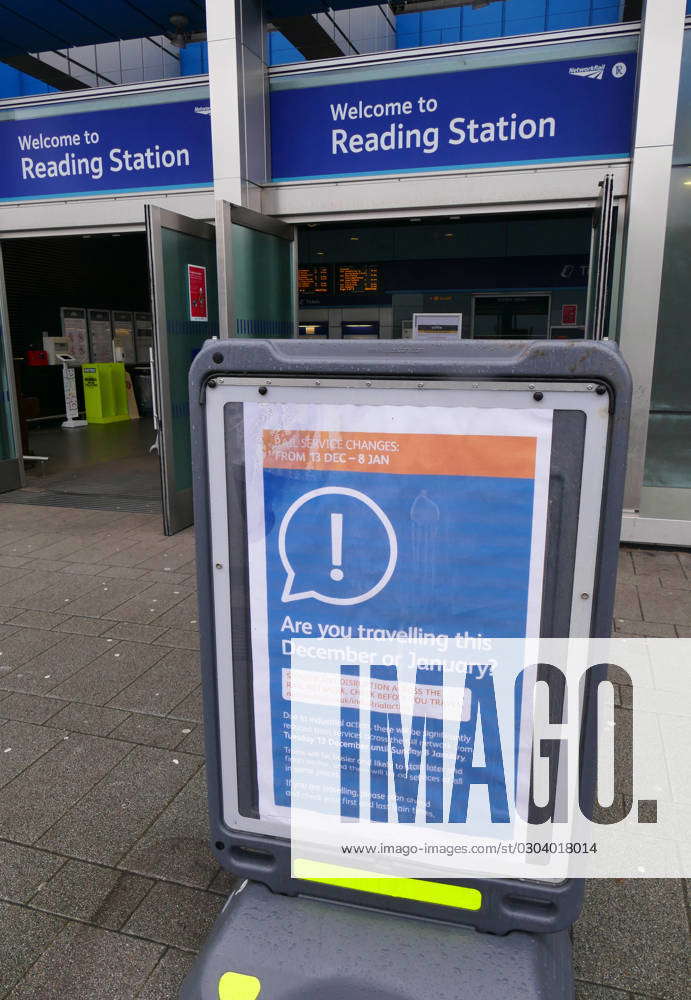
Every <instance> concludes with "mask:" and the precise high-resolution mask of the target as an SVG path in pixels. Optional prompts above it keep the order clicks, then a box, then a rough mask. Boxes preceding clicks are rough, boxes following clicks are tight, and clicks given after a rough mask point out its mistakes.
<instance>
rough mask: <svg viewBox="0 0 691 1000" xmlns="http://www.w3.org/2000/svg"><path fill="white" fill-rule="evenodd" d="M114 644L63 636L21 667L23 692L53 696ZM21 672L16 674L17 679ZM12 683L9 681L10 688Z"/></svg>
mask: <svg viewBox="0 0 691 1000" xmlns="http://www.w3.org/2000/svg"><path fill="white" fill-rule="evenodd" d="M111 646H112V643H109V642H108V641H107V640H106V639H101V638H98V637H97V636H84V635H69V636H64V635H60V636H59V637H58V641H57V642H56V643H54V645H52V646H50V647H49V648H48V649H46V650H45V651H44V652H43V653H39V655H38V656H35V657H33V658H32V659H31V660H29V661H28V662H27V663H24V664H22V668H21V684H19V683H18V682H17V684H16V686H17V687H21V689H22V691H33V692H36V693H39V694H41V693H44V694H45V693H47V692H52V691H53V689H54V688H56V687H57V686H58V685H59V684H60V683H61V682H62V681H64V680H67V678H68V677H71V676H72V675H73V674H76V673H77V671H78V670H81V668H82V667H85V666H86V665H87V664H88V663H91V662H92V661H93V660H95V659H96V657H97V656H101V655H102V654H103V653H105V652H106V651H107V650H109V649H110V647H111ZM18 673H19V671H15V675H16V674H18ZM9 683H10V681H9V679H8V684H9Z"/></svg>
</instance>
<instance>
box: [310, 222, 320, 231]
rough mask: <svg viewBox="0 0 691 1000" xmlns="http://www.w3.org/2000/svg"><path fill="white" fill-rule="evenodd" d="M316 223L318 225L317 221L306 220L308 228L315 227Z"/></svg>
mask: <svg viewBox="0 0 691 1000" xmlns="http://www.w3.org/2000/svg"><path fill="white" fill-rule="evenodd" d="M318 225H319V223H318V222H308V223H307V227H308V229H316V228H317V226H318Z"/></svg>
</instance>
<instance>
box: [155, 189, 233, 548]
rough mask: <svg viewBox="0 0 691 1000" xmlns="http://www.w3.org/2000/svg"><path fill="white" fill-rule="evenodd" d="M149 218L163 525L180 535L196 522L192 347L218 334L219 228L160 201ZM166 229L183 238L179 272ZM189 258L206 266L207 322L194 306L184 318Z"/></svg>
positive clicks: (157, 427) (198, 345)
mask: <svg viewBox="0 0 691 1000" xmlns="http://www.w3.org/2000/svg"><path fill="white" fill-rule="evenodd" d="M145 217H146V234H147V242H148V250H149V272H150V273H149V278H150V283H151V310H152V314H153V359H154V372H153V378H152V388H153V393H154V412H155V430H156V434H157V440H158V452H159V459H160V464H161V490H162V500H163V529H164V531H165V533H166V535H174V534H176V532H178V531H182V530H183V528H187V527H189V526H190V525H191V524H192V521H193V511H192V459H191V437H190V427H189V403H188V393H187V372H188V369H189V364H191V361H192V352H193V351H194V350H195V349H198V348H200V347H201V345H202V343H203V342H204V340H206V339H208V338H210V337H213V336H218V320H217V310H218V306H217V294H216V266H215V257H216V251H215V242H216V233H215V230H214V227H213V226H212V225H209V223H207V222H201V221H199V220H198V219H190V218H188V217H187V216H185V215H179V214H178V213H177V212H170V211H168V210H167V209H164V208H159V207H158V206H156V205H146V206H145ZM164 230H168V231H170V232H172V233H174V234H176V238H179V242H180V244H181V256H180V260H179V261H177V264H178V265H179V266H180V268H182V269H181V270H179V271H178V270H177V269H176V268H172V269H171V264H170V260H167V259H166V253H165V252H164V240H165V237H164V235H163V233H164ZM190 238H192V239H190ZM193 241H194V242H196V245H197V247H198V249H197V250H196V251H195V250H194V249H192V242H193ZM204 243H208V244H209V245H210V253H209V251H207V250H205V248H204ZM185 263H187V264H188V265H189V266H194V265H202V266H204V267H205V268H206V281H207V298H208V303H207V309H208V313H207V319H206V320H204V321H194V322H192V321H191V311H190V313H189V315H188V319H187V320H184V319H181V318H180V308H179V300H180V296H183V297H184V296H186V295H187V290H186V288H185V282H186V281H187V280H190V279H189V276H186V275H185V274H184V267H183V265H184V264H185ZM190 294H191V292H190ZM190 310H191V306H190ZM181 343H184V349H185V350H187V351H189V357H188V358H187V359H186V360H185V361H184V363H181V359H180V344H181ZM188 362H189V363H188ZM174 397H175V398H174Z"/></svg>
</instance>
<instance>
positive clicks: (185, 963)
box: [137, 948, 194, 1000]
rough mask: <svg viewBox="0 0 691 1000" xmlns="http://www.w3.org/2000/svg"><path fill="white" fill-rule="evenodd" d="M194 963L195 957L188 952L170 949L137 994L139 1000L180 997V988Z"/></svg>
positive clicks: (163, 999) (166, 999)
mask: <svg viewBox="0 0 691 1000" xmlns="http://www.w3.org/2000/svg"><path fill="white" fill-rule="evenodd" d="M193 963H194V955H193V954H191V953H190V952H186V951H177V950H176V949H175V948H168V950H167V951H166V952H165V954H164V955H163V956H162V958H161V961H160V962H159V963H158V965H157V966H156V968H155V969H154V971H153V972H152V973H151V975H150V976H149V978H148V979H147V981H146V983H145V985H144V988H143V989H142V990H141V992H140V993H137V1000H174V998H176V997H178V996H179V995H180V987H181V986H182V981H183V979H184V978H185V976H186V975H187V973H188V972H189V971H190V969H191V968H192V964H193Z"/></svg>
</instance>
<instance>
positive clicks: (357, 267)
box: [336, 264, 380, 295]
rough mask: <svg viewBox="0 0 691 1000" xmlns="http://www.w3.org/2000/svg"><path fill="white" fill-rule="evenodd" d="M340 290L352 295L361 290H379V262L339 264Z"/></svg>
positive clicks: (338, 282)
mask: <svg viewBox="0 0 691 1000" xmlns="http://www.w3.org/2000/svg"><path fill="white" fill-rule="evenodd" d="M336 281H337V286H338V289H337V290H338V292H339V293H341V294H345V295H348V294H350V295H352V294H353V293H359V292H378V291H379V286H380V274H379V265H378V264H339V265H338V267H337V268H336Z"/></svg>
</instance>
